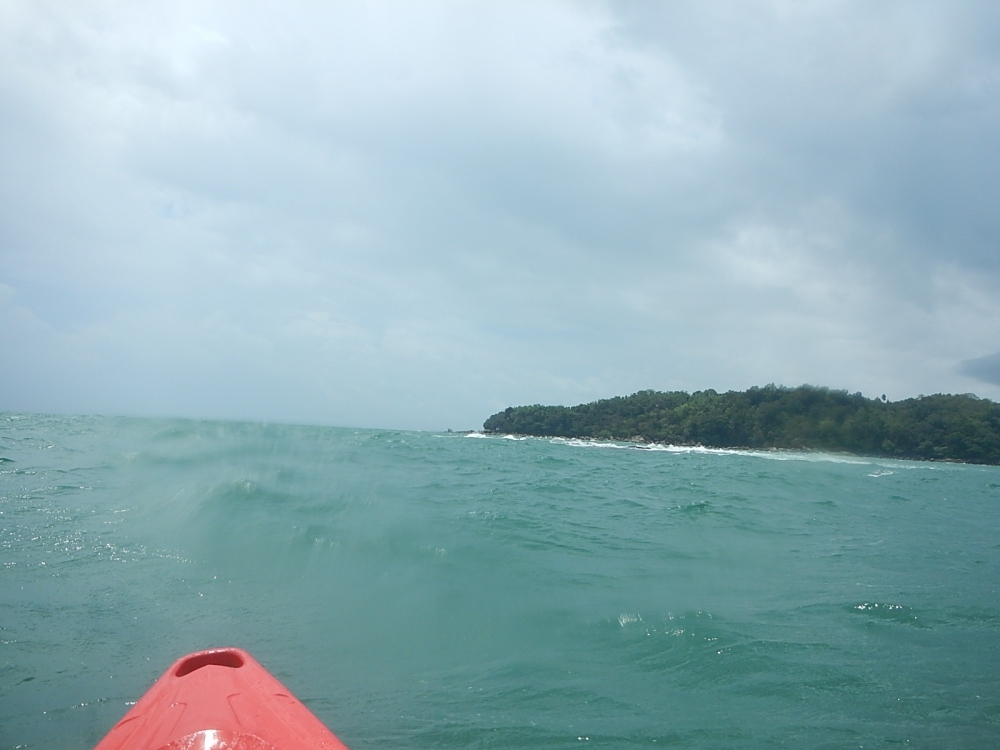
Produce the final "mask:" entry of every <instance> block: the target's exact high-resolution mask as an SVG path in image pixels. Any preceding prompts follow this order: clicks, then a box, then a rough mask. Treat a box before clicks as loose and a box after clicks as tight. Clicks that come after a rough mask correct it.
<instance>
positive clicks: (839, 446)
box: [483, 384, 1000, 465]
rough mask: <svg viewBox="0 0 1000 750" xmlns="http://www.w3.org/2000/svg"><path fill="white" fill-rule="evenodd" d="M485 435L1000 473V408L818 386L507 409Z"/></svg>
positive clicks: (643, 394)
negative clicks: (889, 461) (824, 454)
mask: <svg viewBox="0 0 1000 750" xmlns="http://www.w3.org/2000/svg"><path fill="white" fill-rule="evenodd" d="M483 430H484V431H485V432H488V433H508V434H516V435H535V436H547V437H565V438H591V439H598V440H619V441H631V442H635V443H665V444H672V445H700V446H704V447H708V448H746V449H792V450H803V449H805V450H821V451H832V452H846V453H853V454H858V455H865V456H874V457H887V458H901V459H919V460H937V461H962V462H965V463H977V464H994V465H1000V404H997V403H996V402H994V401H990V400H988V399H984V398H979V397H977V396H975V395H973V394H971V393H967V394H963V395H948V394H937V395H933V396H917V397H916V398H908V399H903V400H901V401H889V400H888V399H886V397H885V396H881V397H879V398H866V397H865V396H863V395H861V394H860V393H848V392H847V391H841V390H832V389H829V388H823V387H818V386H811V385H803V386H799V387H797V388H788V387H785V386H777V385H774V384H771V385H766V386H763V387H753V388H750V389H749V390H746V391H728V392H726V393H717V392H716V391H714V390H706V391H696V392H694V393H686V392H684V391H671V392H661V391H652V390H650V391H639V392H638V393H634V394H632V395H631V396H618V397H615V398H608V399H601V400H600V401H593V402H591V403H589V404H580V405H579V406H541V405H537V404H536V405H533V406H518V407H509V408H507V409H505V410H503V411H502V412H499V413H497V414H494V415H493V416H492V417H490V418H489V419H487V420H486V422H485V423H484V424H483Z"/></svg>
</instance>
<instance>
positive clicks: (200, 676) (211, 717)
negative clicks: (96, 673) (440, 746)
mask: <svg viewBox="0 0 1000 750" xmlns="http://www.w3.org/2000/svg"><path fill="white" fill-rule="evenodd" d="M94 750H347V746H346V745H344V744H343V743H342V742H341V741H340V740H338V739H337V737H336V736H335V735H334V734H333V732H331V731H330V730H329V729H327V728H326V727H325V726H323V724H322V722H320V720H319V719H317V718H316V717H315V716H314V715H313V714H312V712H310V711H309V709H308V708H306V707H305V706H303V705H302V704H301V703H300V702H299V701H298V700H297V699H296V698H295V696H294V695H292V693H291V691H289V690H288V688H286V687H285V686H284V685H282V684H281V683H280V682H278V681H277V680H276V679H275V678H274V677H273V676H272V675H271V674H270V673H269V672H268V671H267V670H266V669H264V667H262V666H261V665H260V664H259V663H257V661H256V660H255V659H254V658H253V657H252V656H250V654H248V653H247V652H246V651H243V650H242V649H238V648H220V649H212V650H210V651H199V652H197V653H194V654H189V655H188V656H185V657H183V658H181V659H178V660H177V661H176V662H175V663H174V665H173V666H172V667H170V669H168V670H167V671H166V672H165V673H164V674H163V676H162V677H160V679H158V680H157V681H156V682H155V683H154V684H153V686H152V687H151V688H150V689H149V690H148V691H147V692H146V694H145V695H144V696H142V698H141V699H140V700H139V702H138V703H136V704H135V705H134V706H133V707H132V710H130V711H129V712H128V713H127V714H125V716H124V717H123V718H122V720H121V721H119V722H118V723H117V724H115V726H114V728H113V729H112V730H111V731H110V732H108V734H107V736H105V738H104V739H103V740H101V741H100V742H99V743H98V745H97V747H96V748H95V749H94Z"/></svg>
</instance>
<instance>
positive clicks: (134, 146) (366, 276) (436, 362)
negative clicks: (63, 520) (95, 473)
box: [0, 1, 1000, 427]
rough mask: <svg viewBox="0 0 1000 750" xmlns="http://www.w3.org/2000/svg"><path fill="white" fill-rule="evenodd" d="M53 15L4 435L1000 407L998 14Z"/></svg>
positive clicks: (29, 29)
mask: <svg viewBox="0 0 1000 750" xmlns="http://www.w3.org/2000/svg"><path fill="white" fill-rule="evenodd" d="M46 8H47V10H46V9H44V8H41V7H40V6H37V5H35V4H32V3H28V2H23V3H13V4H11V5H9V6H8V10H7V12H6V15H4V16H3V17H2V22H0V113H2V116H0V128H3V138H2V139H0V162H2V163H3V164H4V165H5V166H4V168H3V169H2V170H0V192H2V195H3V196H4V201H2V202H0V283H2V284H4V285H5V287H4V288H5V289H6V292H5V296H3V298H2V301H3V305H2V307H0V315H2V316H3V321H4V323H5V327H4V334H3V342H4V347H5V352H8V353H9V354H10V356H8V357H6V358H5V360H4V361H3V362H0V377H3V378H4V382H7V383H11V384H15V385H12V386H11V387H10V388H9V389H8V392H7V393H6V394H5V399H6V400H5V401H2V402H0V408H25V409H29V408H30V409H40V410H49V409H61V410H70V411H73V410H81V409H83V410H101V411H127V412H129V413H176V414H190V415H194V416H198V415H201V414H205V415H211V416H234V417H239V416H248V417H258V418H271V419H295V420H304V421H322V422H333V423H342V424H343V423H347V424H361V425H366V424H367V425H378V426H410V427H442V426H451V427H471V426H474V425H476V424H478V423H479V422H480V421H481V420H482V418H484V417H485V416H487V415H488V414H489V413H491V412H492V411H494V410H496V409H498V408H502V407H503V406H506V405H509V404H510V403H520V402H539V401H542V402H563V403H568V402H577V401H581V400H588V399H591V398H597V397H600V396H605V395H611V394H615V393H624V392H628V391H631V390H636V389H638V388H649V387H653V388H686V389H696V388H705V387H715V388H730V387H732V388H744V387H747V386H749V385H752V384H754V383H762V382H771V381H777V382H786V383H789V384H795V383H799V382H806V381H808V382H814V383H826V384H829V385H831V386H835V387H845V388H848V389H850V390H864V391H866V392H869V391H870V392H872V393H877V394H881V393H883V392H885V393H887V394H889V395H890V396H891V397H893V398H898V397H905V396H907V395H913V394H915V393H918V392H925V393H929V392H935V391H942V390H943V391H948V390H951V391H960V392H964V391H968V390H970V389H971V388H973V387H975V388H979V390H980V391H981V393H982V395H987V396H994V397H996V396H998V395H1000V390H997V388H996V385H997V384H996V383H995V382H994V381H988V382H984V381H980V382H979V383H978V384H976V381H974V380H973V377H974V375H973V374H972V373H971V371H969V370H967V369H966V368H957V366H956V363H957V362H961V361H963V360H967V359H969V358H970V357H973V356H975V355H976V354H978V353H980V352H981V351H982V346H983V342H984V341H989V340H992V339H991V337H994V336H995V333H994V330H995V328H996V325H995V321H996V319H997V315H1000V303H998V301H997V300H998V299H1000V296H998V295H997V294H996V291H997V288H998V281H1000V267H998V266H997V258H998V256H997V254H996V252H995V247H996V240H997V235H998V231H997V230H998V227H997V226H996V224H995V222H996V221H997V219H996V216H997V212H996V211H995V210H993V205H992V202H993V201H995V198H993V196H995V195H997V194H998V191H997V188H998V187H1000V186H998V185H997V180H998V179H1000V178H998V177H997V175H998V174H1000V172H998V170H996V169H995V167H996V162H997V159H996V157H997V145H996V143H995V138H993V137H992V134H993V133H995V132H996V125H997V124H998V123H997V122H996V116H997V112H998V108H997V106H996V105H995V104H994V102H996V101H998V100H1000V97H998V96H997V94H998V93H1000V92H997V91H996V87H997V85H998V84H997V81H1000V76H998V75H997V72H998V68H997V57H998V56H997V46H996V44H995V43H994V41H993V39H995V38H996V37H995V36H994V35H992V34H991V33H989V29H991V28H995V27H996V26H997V25H998V19H1000V13H998V12H997V11H995V10H994V9H993V7H992V6H990V5H979V4H975V3H955V4H949V5H948V6H944V5H931V4H918V5H914V4H909V3H906V4H903V3H895V4H894V3H889V4H883V5H880V6H877V7H876V6H871V5H870V4H863V3H847V4H821V5H813V6H801V5H795V4H788V3H782V2H760V3H750V4H747V3H727V2H712V3H702V4H699V5H697V6H683V5H677V4H670V5H659V6H657V5H636V4H632V3H628V4H614V3H612V4H607V5H604V4H600V3H596V4H582V5H581V4H564V3H551V4H544V5H538V4H529V3H524V4H517V3H514V4H505V5H504V6H502V7H501V6H482V5H478V6H469V5H464V4H453V3H448V2H443V3H427V4H422V5H420V6H407V7H400V6H393V8H392V9H391V12H390V10H389V9H388V8H387V7H383V6H380V5H378V4H365V5H359V6H350V5H325V4H318V3H317V4H312V3H308V2H307V3H301V4H294V5H291V6H282V8H280V9H279V8H277V7H274V8H271V7H268V6H262V5H251V6H244V5H236V4H230V3H227V2H223V1H218V2H212V3H205V4H199V5H190V6H187V5H183V4H181V5H176V6H175V5H168V4H166V3H163V4H157V3H150V4H145V5H140V6H132V7H130V8H128V9H127V10H123V9H118V10H115V11H114V12H112V10H111V9H109V8H108V7H106V6H104V5H103V4H99V3H94V4H88V3H74V4H59V3H55V4H51V5H49V6H46ZM11 9H13V10H11ZM32 363H33V364H32ZM37 368H42V369H44V371H45V372H44V377H40V378H36V379H34V380H32V376H31V374H30V373H31V372H32V370H33V369H37ZM70 373H72V375H71V374H70ZM32 383H34V385H31V384H32Z"/></svg>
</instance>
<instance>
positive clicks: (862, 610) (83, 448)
mask: <svg viewBox="0 0 1000 750" xmlns="http://www.w3.org/2000/svg"><path fill="white" fill-rule="evenodd" d="M0 458H2V461H0V748H4V749H11V748H38V749H39V750H41V749H42V748H44V749H45V750H63V749H67V750H70V749H73V750H77V749H79V750H86V749H87V748H90V747H92V746H93V745H94V744H95V743H96V742H97V741H98V740H99V739H100V738H101V736H103V734H104V733H105V732H106V731H107V730H108V729H110V727H111V726H112V725H113V724H114V722H115V721H116V720H117V719H118V718H120V717H121V715H122V714H123V713H124V712H125V711H126V710H127V709H128V707H129V706H130V705H131V704H132V702H133V701H135V700H136V699H137V698H138V697H139V696H140V695H141V694H142V693H143V692H144V690H145V689H146V688H147V687H148V686H149V685H150V684H151V683H152V682H153V680H155V679H156V678H157V677H158V676H159V675H160V674H161V673H162V672H163V671H164V670H165V669H166V668H167V667H168V666H169V664H170V663H171V662H172V661H173V660H174V659H176V658H177V657H179V656H181V655H183V654H184V653H187V652H190V651H193V650H197V649H202V648H206V647H211V646H223V645H237V646H241V647H244V648H246V649H248V650H249V651H250V652H251V653H253V654H254V655H255V656H256V657H257V659H258V660H259V661H261V662H262V663H263V664H264V665H265V666H266V667H267V668H268V669H269V670H270V671H271V672H272V673H273V674H275V675H276V676H277V677H278V679H280V680H281V681H282V682H284V683H285V684H286V685H288V686H289V687H290V688H291V689H292V691H293V692H295V693H296V694H297V695H298V697H299V698H300V699H302V700H303V702H304V703H306V705H308V706H309V708H310V709H311V710H312V711H313V712H314V713H316V714H317V715H318V716H319V717H320V718H321V719H322V720H323V721H324V722H325V723H326V724H327V725H328V726H329V727H330V728H331V729H333V731H334V732H336V733H337V734H338V735H339V736H340V737H341V739H342V740H344V741H345V742H346V743H347V744H348V745H349V746H350V747H351V748H353V750H375V749H383V748H569V747H573V748H584V747H608V748H636V747H642V748H656V747H677V748H757V747H760V748H764V747H767V748H774V747H787V748H792V747H794V748H803V747H806V748H856V747H865V748H877V747H892V748H895V747H900V746H905V747H926V748H946V747H954V748H957V747H961V748H987V747H997V746H1000V599H998V596H997V589H998V584H1000V535H998V531H1000V469H998V468H996V467H983V466H969V465H960V464H946V463H920V462H904V461H890V460H884V459H867V458H856V457H849V456H831V455H822V454H811V453H777V452H776V453H766V452H765V453H760V452H757V453H755V452H736V451H709V450H695V449H669V448H658V449H649V448H648V447H643V446H629V445H625V444H615V443H593V442H581V441H567V440H549V439H538V438H529V439H510V438H505V437H504V436H481V435H468V436H466V435H460V434H455V433H443V434H442V433H421V432H392V431H380V430H359V429H342V428H325V427H307V426H284V425H266V424H245V423H226V422H199V421H180V420H145V419H112V418H96V417H56V416H33V415H12V414H6V415H0Z"/></svg>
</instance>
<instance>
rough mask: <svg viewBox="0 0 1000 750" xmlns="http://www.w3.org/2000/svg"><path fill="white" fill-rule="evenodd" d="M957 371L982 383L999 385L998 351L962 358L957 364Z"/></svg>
mask: <svg viewBox="0 0 1000 750" xmlns="http://www.w3.org/2000/svg"><path fill="white" fill-rule="evenodd" d="M959 371H960V372H961V373H962V374H963V375H968V376H969V377H972V378H975V379H976V380H980V381H982V382H984V383H990V384H992V385H1000V352H997V353H996V354H987V355H986V356H985V357H976V358H975V359H967V360H964V361H963V362H962V363H961V364H960V366H959Z"/></svg>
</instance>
